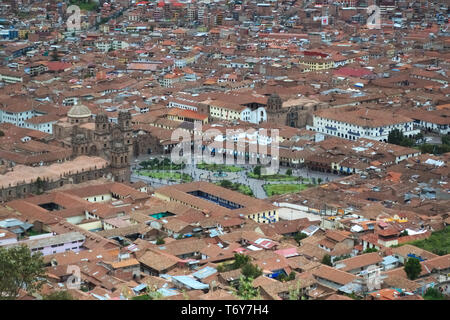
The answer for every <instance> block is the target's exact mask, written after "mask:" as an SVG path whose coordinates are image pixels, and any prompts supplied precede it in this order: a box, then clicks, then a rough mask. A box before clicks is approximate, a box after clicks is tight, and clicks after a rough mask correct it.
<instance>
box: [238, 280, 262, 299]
mask: <svg viewBox="0 0 450 320" xmlns="http://www.w3.org/2000/svg"><path fill="white" fill-rule="evenodd" d="M236 295H237V296H238V297H239V298H241V299H242V300H252V299H257V298H259V297H260V294H259V289H258V288H255V287H253V278H246V277H243V276H241V277H240V278H239V285H238V289H237V291H236Z"/></svg>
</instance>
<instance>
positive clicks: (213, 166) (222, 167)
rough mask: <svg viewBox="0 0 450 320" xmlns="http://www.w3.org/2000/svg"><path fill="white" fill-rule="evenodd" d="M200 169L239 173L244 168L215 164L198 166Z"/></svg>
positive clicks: (200, 164)
mask: <svg viewBox="0 0 450 320" xmlns="http://www.w3.org/2000/svg"><path fill="white" fill-rule="evenodd" d="M197 168H198V169H202V170H208V171H222V172H239V171H242V170H243V168H240V167H235V166H230V165H226V164H215V163H210V164H208V163H199V164H197Z"/></svg>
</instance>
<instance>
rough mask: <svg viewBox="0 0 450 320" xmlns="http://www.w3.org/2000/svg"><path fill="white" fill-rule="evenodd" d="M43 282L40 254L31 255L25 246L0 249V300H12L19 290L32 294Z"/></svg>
mask: <svg viewBox="0 0 450 320" xmlns="http://www.w3.org/2000/svg"><path fill="white" fill-rule="evenodd" d="M44 281H45V269H44V261H43V259H42V254H41V253H34V254H32V253H31V251H30V249H29V248H28V247H27V246H24V245H22V246H17V247H12V248H8V249H5V248H2V247H0V300H14V299H16V298H17V297H18V295H19V291H20V289H24V290H26V291H27V292H28V293H29V294H32V293H34V292H36V291H37V290H39V289H40V288H41V286H42V285H43V283H44Z"/></svg>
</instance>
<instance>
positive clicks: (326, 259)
mask: <svg viewBox="0 0 450 320" xmlns="http://www.w3.org/2000/svg"><path fill="white" fill-rule="evenodd" d="M322 263H323V264H326V265H327V266H330V267H331V266H332V265H333V264H332V263H331V257H330V255H329V254H326V255H324V256H323V258H322Z"/></svg>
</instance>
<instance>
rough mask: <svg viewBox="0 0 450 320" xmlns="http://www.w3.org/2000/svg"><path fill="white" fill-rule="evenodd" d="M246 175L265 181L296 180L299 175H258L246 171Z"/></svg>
mask: <svg viewBox="0 0 450 320" xmlns="http://www.w3.org/2000/svg"><path fill="white" fill-rule="evenodd" d="M247 176H248V177H249V178H252V179H259V180H265V181H298V180H299V177H295V176H289V175H287V174H271V175H265V176H263V175H261V176H258V175H257V174H254V173H253V172H248V173H247Z"/></svg>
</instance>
